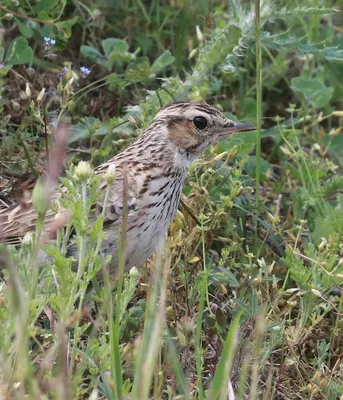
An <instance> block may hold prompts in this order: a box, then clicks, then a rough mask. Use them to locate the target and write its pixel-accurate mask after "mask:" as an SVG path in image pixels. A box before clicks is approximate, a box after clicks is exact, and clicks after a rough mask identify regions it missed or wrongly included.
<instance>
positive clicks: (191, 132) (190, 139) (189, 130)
mask: <svg viewBox="0 0 343 400" xmlns="http://www.w3.org/2000/svg"><path fill="white" fill-rule="evenodd" d="M168 133H169V134H168V136H169V139H170V140H171V141H172V142H173V143H174V144H176V146H178V147H181V148H183V149H187V148H188V147H192V146H195V145H196V144H197V143H198V138H197V133H196V130H195V128H194V126H193V124H192V122H191V121H178V122H177V123H170V124H169V126H168Z"/></svg>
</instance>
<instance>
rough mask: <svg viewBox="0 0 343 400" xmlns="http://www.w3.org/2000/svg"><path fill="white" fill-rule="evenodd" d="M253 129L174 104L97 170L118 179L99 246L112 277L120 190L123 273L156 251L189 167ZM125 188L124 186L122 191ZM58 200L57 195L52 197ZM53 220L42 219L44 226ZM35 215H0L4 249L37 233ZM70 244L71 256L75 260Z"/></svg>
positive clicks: (26, 210)
mask: <svg viewBox="0 0 343 400" xmlns="http://www.w3.org/2000/svg"><path fill="white" fill-rule="evenodd" d="M254 129H255V127H254V126H252V125H248V124H244V123H240V122H234V121H232V120H230V119H228V118H226V117H225V116H224V114H223V113H221V112H220V111H219V110H217V109H216V108H214V107H212V106H210V105H208V104H206V103H202V102H198V101H187V102H172V103H170V104H168V105H166V106H164V107H163V108H161V110H160V111H159V112H158V113H157V115H156V117H155V119H154V120H153V121H152V122H151V124H150V126H149V127H148V128H147V129H146V130H145V132H144V133H143V134H142V135H141V136H140V137H139V138H138V139H137V140H136V141H135V142H134V143H133V145H132V146H131V147H129V148H128V149H126V150H125V151H123V152H122V153H120V154H118V155H117V156H115V157H113V158H112V159H110V160H109V161H108V162H106V163H104V164H101V165H99V166H98V167H97V168H96V169H95V173H96V174H102V175H105V173H106V171H107V170H108V168H109V166H111V165H115V169H116V179H115V181H114V183H113V185H112V187H111V190H110V195H109V201H108V205H107V207H106V210H105V221H104V228H103V229H104V231H105V234H106V237H105V240H104V242H103V245H102V251H103V253H104V254H106V255H108V254H110V255H112V260H111V262H110V265H109V267H110V271H112V272H113V271H115V270H116V268H117V265H118V256H117V247H118V239H119V231H120V228H121V224H122V214H123V187H124V180H127V208H128V222H127V230H126V247H125V269H128V268H130V267H132V266H134V265H137V266H139V265H141V264H142V263H144V262H145V261H146V260H147V259H148V258H149V257H150V256H151V255H152V254H153V253H154V251H155V249H156V246H157V243H158V241H159V239H160V238H163V237H164V236H165V235H166V233H167V230H168V227H169V225H170V223H171V221H172V219H173V217H174V215H175V213H176V210H177V207H178V204H179V200H180V196H181V191H182V187H183V184H184V181H185V179H186V176H187V171H188V169H189V167H190V165H191V163H192V162H193V161H194V160H195V158H196V157H197V156H199V154H200V153H201V152H202V151H203V150H204V149H206V148H208V147H209V146H211V145H212V144H214V143H215V142H217V141H218V140H220V139H221V138H223V137H224V136H227V135H230V134H234V133H236V132H241V131H250V130H254ZM106 186H107V181H106V179H105V178H103V181H102V183H101V187H100V189H101V193H102V194H101V196H100V199H99V200H98V202H97V204H96V207H95V212H94V216H90V218H94V219H95V218H96V216H97V215H96V213H99V212H102V208H103V202H104V197H105V191H106ZM125 187H126V186H125ZM56 198H57V195H56ZM54 217H55V214H54V213H53V212H52V211H49V212H48V213H47V214H46V221H47V224H49V223H51V221H52V220H53V219H54ZM35 222H36V213H35V211H34V209H33V208H32V206H31V205H30V204H29V205H27V204H26V205H25V207H23V206H22V205H14V206H11V207H9V208H8V209H5V210H3V211H1V212H0V224H1V231H2V232H1V234H2V239H3V240H4V241H5V242H8V243H15V242H18V238H20V237H22V236H24V235H25V234H26V233H27V232H30V231H33V230H34V229H35ZM75 253H76V245H75V244H71V246H70V248H69V253H68V254H70V255H76V254H75Z"/></svg>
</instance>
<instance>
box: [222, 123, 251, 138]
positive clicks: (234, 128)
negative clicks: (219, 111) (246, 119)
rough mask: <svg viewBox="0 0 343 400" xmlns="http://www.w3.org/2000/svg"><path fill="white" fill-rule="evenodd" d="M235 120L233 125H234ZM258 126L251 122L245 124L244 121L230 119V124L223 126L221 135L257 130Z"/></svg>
mask: <svg viewBox="0 0 343 400" xmlns="http://www.w3.org/2000/svg"><path fill="white" fill-rule="evenodd" d="M232 122H233V125H232ZM255 130H256V127H255V126H253V125H249V124H244V123H242V122H236V121H230V124H228V126H226V127H224V128H223V133H222V134H221V136H226V135H232V134H235V133H237V132H246V131H255Z"/></svg>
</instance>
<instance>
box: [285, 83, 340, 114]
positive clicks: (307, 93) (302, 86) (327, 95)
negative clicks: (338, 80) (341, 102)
mask: <svg viewBox="0 0 343 400" xmlns="http://www.w3.org/2000/svg"><path fill="white" fill-rule="evenodd" d="M291 83H292V88H293V90H295V91H297V92H300V93H301V94H302V95H303V96H304V97H305V100H306V101H309V102H310V103H311V104H312V105H313V106H314V107H316V108H322V107H325V106H326V105H327V104H329V101H330V99H331V97H332V94H333V91H334V89H333V88H332V87H327V86H325V85H324V84H323V83H322V82H320V81H319V80H318V79H309V78H303V77H296V78H293V79H292V80H291Z"/></svg>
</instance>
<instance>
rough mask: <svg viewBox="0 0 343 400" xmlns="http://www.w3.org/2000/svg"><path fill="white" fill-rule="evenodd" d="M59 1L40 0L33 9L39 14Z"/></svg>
mask: <svg viewBox="0 0 343 400" xmlns="http://www.w3.org/2000/svg"><path fill="white" fill-rule="evenodd" d="M57 3H58V0H40V1H39V2H38V3H37V4H36V5H35V6H34V8H33V10H34V11H35V12H36V13H37V14H38V13H40V12H41V11H44V10H50V8H53V7H55V6H56V4H57Z"/></svg>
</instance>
